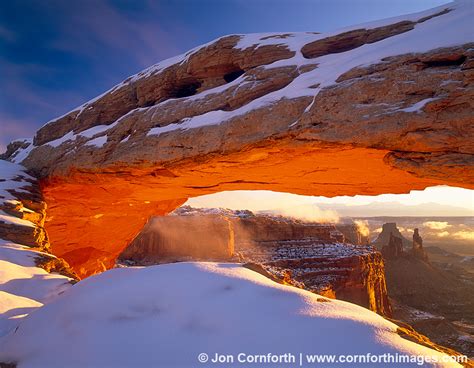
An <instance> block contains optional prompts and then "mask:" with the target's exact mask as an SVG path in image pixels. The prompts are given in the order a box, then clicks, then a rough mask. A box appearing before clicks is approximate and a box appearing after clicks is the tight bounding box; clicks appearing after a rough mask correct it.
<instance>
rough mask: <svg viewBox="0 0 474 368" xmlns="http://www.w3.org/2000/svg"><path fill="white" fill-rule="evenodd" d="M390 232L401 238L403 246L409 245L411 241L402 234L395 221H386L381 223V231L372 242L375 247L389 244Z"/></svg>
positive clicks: (378, 247) (379, 247)
mask: <svg viewBox="0 0 474 368" xmlns="http://www.w3.org/2000/svg"><path fill="white" fill-rule="evenodd" d="M391 234H392V235H393V236H394V237H396V238H399V239H400V240H401V242H402V245H403V247H406V248H408V247H411V242H410V241H409V240H408V239H406V238H405V237H404V236H403V235H402V233H401V232H400V230H399V229H398V227H397V224H396V223H395V222H387V223H385V224H383V226H382V232H381V233H380V234H379V236H378V237H377V239H375V241H374V242H373V243H372V244H373V245H374V246H376V247H377V249H382V247H383V246H385V245H388V244H389V242H390V235H391Z"/></svg>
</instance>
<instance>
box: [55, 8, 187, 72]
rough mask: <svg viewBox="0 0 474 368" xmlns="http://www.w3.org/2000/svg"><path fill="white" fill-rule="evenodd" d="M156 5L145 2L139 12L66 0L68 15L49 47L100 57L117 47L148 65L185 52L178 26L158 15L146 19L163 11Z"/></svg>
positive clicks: (63, 11)
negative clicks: (163, 21) (165, 24)
mask: <svg viewBox="0 0 474 368" xmlns="http://www.w3.org/2000/svg"><path fill="white" fill-rule="evenodd" d="M57 5H58V6H60V7H62V6H63V5H64V4H62V3H61V2H59V3H58V4H57ZM157 7H158V5H156V4H154V3H153V2H150V3H142V9H141V12H140V13H136V12H133V11H130V10H129V11H128V12H127V11H124V10H123V9H120V7H119V6H116V5H115V4H112V3H108V2H107V1H83V2H80V3H77V4H75V3H71V2H67V6H65V7H63V8H62V11H61V12H62V13H65V14H66V16H64V17H63V19H59V20H58V23H59V32H58V33H57V37H56V38H55V39H54V40H52V41H51V42H50V47H51V48H53V49H56V50H61V51H66V52H69V53H76V54H79V55H81V56H86V57H88V58H92V59H97V58H98V57H100V55H102V54H103V50H104V49H107V50H109V51H112V50H115V52H117V53H121V54H125V55H126V57H127V59H135V61H136V62H137V63H138V64H139V65H140V66H141V67H148V66H150V65H152V64H155V63H156V62H158V61H160V60H161V59H163V58H167V57H169V56H173V55H176V54H179V53H181V52H182V50H181V49H180V48H179V47H178V46H177V45H178V44H180V42H178V40H177V34H179V33H180V32H178V31H177V30H176V29H175V27H176V28H178V27H177V26H175V25H174V26H173V28H170V29H165V28H164V27H163V26H162V25H161V22H160V21H158V20H157V19H156V18H152V19H147V16H148V15H150V14H157V15H158V14H160V9H159V8H157ZM184 28H185V27H181V32H182V30H183V29H184ZM84 30H87V32H84ZM190 34H191V33H190ZM189 37H191V36H189Z"/></svg>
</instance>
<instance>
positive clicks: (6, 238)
mask: <svg viewBox="0 0 474 368" xmlns="http://www.w3.org/2000/svg"><path fill="white" fill-rule="evenodd" d="M46 207H47V206H46V203H45V202H44V200H43V197H42V195H41V193H40V189H39V185H38V181H37V180H36V179H35V178H34V177H32V176H31V175H29V174H27V173H26V171H24V168H23V167H22V166H20V165H15V164H12V163H9V162H6V161H3V160H0V247H7V248H8V247H16V248H21V247H23V248H27V247H29V248H31V249H32V250H33V253H32V254H34V255H35V257H34V261H35V264H36V266H38V267H40V268H42V269H44V270H46V271H47V272H55V273H59V274H61V275H64V276H67V277H68V278H71V279H75V280H77V275H76V274H75V273H74V271H73V270H72V269H71V268H70V266H69V264H68V263H67V262H66V261H64V260H63V259H61V258H57V257H55V256H54V255H52V254H50V253H51V246H50V243H49V239H48V234H47V233H46V230H45V229H44V223H45V219H46ZM0 261H2V259H0Z"/></svg>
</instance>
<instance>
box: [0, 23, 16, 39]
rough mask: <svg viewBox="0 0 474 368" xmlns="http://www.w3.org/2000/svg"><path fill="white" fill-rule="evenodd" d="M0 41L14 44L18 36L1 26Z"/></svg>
mask: <svg viewBox="0 0 474 368" xmlns="http://www.w3.org/2000/svg"><path fill="white" fill-rule="evenodd" d="M0 40H3V41H6V42H14V41H15V40H16V34H15V33H14V32H12V31H10V30H9V29H7V28H5V27H4V26H1V25H0Z"/></svg>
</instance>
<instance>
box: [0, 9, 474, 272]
mask: <svg viewBox="0 0 474 368" xmlns="http://www.w3.org/2000/svg"><path fill="white" fill-rule="evenodd" d="M473 12H474V11H473V9H472V7H471V6H470V4H468V2H455V3H451V4H448V5H445V6H442V7H439V8H436V9H431V10H428V11H425V12H422V13H418V14H413V15H408V16H404V17H401V18H399V19H391V20H386V21H381V22H376V23H372V24H367V25H363V26H358V27H352V28H349V29H345V30H343V31H341V32H333V33H329V34H314V33H301V34H294V33H287V34H259V35H255V34H254V35H232V36H227V37H222V38H220V39H218V40H216V41H214V42H211V43H209V44H207V45H204V46H201V47H198V48H196V49H194V50H191V51H190V52H188V53H186V54H185V55H182V56H178V57H176V58H172V59H169V60H166V61H163V62H161V63H159V64H157V65H155V66H152V67H151V68H149V69H147V70H145V71H143V72H141V73H139V74H137V75H135V76H132V77H130V78H128V79H126V80H125V81H124V82H122V83H121V84H119V85H117V86H115V87H113V88H112V89H111V90H109V91H107V92H106V93H104V94H103V95H101V96H99V97H97V98H96V99H94V100H92V101H90V102H87V103H86V104H84V105H82V106H80V107H79V108H77V109H75V110H74V111H72V112H70V113H68V114H66V115H64V116H62V117H60V118H58V119H56V120H54V121H51V122H49V123H48V124H46V125H45V126H44V127H42V128H41V129H40V130H39V131H38V132H37V133H36V135H35V137H34V139H33V141H32V142H31V143H30V142H28V141H21V142H16V143H13V144H12V146H10V147H9V149H8V151H7V155H6V156H4V157H5V158H8V159H10V160H14V161H16V162H22V163H23V164H24V165H25V166H26V167H27V168H28V169H30V170H32V172H33V173H35V175H37V176H38V177H39V178H40V179H41V186H42V192H43V195H44V198H45V200H46V202H47V203H48V207H49V210H48V221H47V222H46V228H47V230H48V233H49V236H50V238H51V243H52V244H53V251H54V252H55V254H58V255H59V256H62V257H64V258H65V259H67V260H68V261H69V262H70V263H71V264H72V265H73V266H74V267H75V269H76V270H77V271H78V272H79V273H80V274H81V275H82V276H87V275H91V274H93V273H95V272H98V271H100V270H102V269H104V268H107V267H110V266H111V265H113V263H114V260H115V258H116V256H117V255H118V254H119V253H120V251H121V250H122V249H123V248H124V247H125V245H126V244H128V243H129V242H130V241H131V240H132V239H133V237H134V236H135V235H136V234H137V233H138V232H139V230H140V229H141V228H142V227H143V226H144V224H145V223H146V221H147V220H148V218H149V217H150V216H152V215H162V214H166V213H168V212H170V211H172V210H173V209H174V208H176V207H177V206H179V205H180V204H182V203H183V202H184V201H185V200H186V198H190V197H194V196H198V195H203V194H210V193H214V192H218V191H222V190H235V189H268V190H274V191H285V192H292V193H297V194H307V195H325V196H336V195H356V194H372V195H374V194H381V193H403V192H407V191H409V190H413V189H423V188H425V187H427V186H432V185H440V184H446V185H453V186H460V187H466V188H474V186H473V184H472V183H473V182H474V170H473V167H474V159H473V157H474V156H473V153H474V143H473V142H474V140H473V139H472V137H473V133H474V124H473V114H472V110H473V103H474V102H473V101H474V98H473V95H474V88H473V83H472V81H473V65H474V61H473V58H474V48H473V41H474V36H473V35H472V32H471V31H470V30H471V20H472V17H473ZM65 214H67V217H66V216H65ZM125 219H126V220H125ZM104 229H110V232H107V231H105V230H104ZM112 229H113V230H112Z"/></svg>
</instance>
